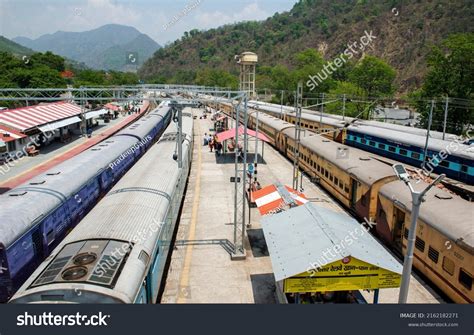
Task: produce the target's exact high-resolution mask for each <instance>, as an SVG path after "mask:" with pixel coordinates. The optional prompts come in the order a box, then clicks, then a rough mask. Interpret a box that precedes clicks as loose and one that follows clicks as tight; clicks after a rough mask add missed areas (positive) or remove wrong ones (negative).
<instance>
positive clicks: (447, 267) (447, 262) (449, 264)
mask: <svg viewBox="0 0 474 335" xmlns="http://www.w3.org/2000/svg"><path fill="white" fill-rule="evenodd" d="M443 270H444V271H446V272H447V273H449V274H450V275H451V276H452V275H453V274H454V261H453V260H452V259H450V258H448V257H446V256H444V257H443Z"/></svg>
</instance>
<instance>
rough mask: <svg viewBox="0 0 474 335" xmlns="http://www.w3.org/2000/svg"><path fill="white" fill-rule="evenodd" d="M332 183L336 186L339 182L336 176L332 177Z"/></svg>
mask: <svg viewBox="0 0 474 335" xmlns="http://www.w3.org/2000/svg"><path fill="white" fill-rule="evenodd" d="M334 184H335V185H336V186H337V185H338V184H339V179H338V178H337V177H334Z"/></svg>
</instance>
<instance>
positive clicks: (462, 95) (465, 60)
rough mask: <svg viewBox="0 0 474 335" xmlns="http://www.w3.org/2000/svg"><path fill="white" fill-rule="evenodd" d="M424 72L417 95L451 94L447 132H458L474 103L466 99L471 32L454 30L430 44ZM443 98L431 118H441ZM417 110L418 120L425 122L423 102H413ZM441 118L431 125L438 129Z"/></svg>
mask: <svg viewBox="0 0 474 335" xmlns="http://www.w3.org/2000/svg"><path fill="white" fill-rule="evenodd" d="M427 61H428V74H427V75H426V78H425V81H424V83H423V87H422V89H421V91H420V92H418V97H419V98H422V99H429V98H431V97H443V96H444V97H450V98H454V99H453V101H452V102H451V107H450V108H449V111H448V120H447V121H448V123H447V129H448V132H454V133H461V132H462V131H463V127H464V125H466V124H472V123H473V122H474V113H473V112H472V110H473V109H474V106H473V104H472V103H469V102H466V101H465V100H463V99H466V100H468V99H469V100H472V99H473V96H474V92H473V88H474V33H468V34H454V35H451V36H449V37H448V38H447V39H445V40H444V41H443V42H442V43H441V45H440V46H435V47H433V48H432V50H431V52H430V54H429V55H428V59H427ZM441 105H444V103H443V101H441V103H438V104H437V108H436V109H435V112H434V116H433V119H434V120H443V119H444V110H443V108H442V107H443V106H441ZM416 107H417V109H418V112H420V113H421V115H422V118H421V122H422V124H424V125H426V123H427V118H428V114H429V108H428V107H427V106H426V103H418V104H416ZM442 126H443V124H442V122H436V123H434V124H433V128H434V129H437V130H442Z"/></svg>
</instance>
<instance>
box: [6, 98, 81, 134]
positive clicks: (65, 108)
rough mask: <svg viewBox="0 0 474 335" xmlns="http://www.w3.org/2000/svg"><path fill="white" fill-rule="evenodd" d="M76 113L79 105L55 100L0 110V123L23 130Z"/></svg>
mask: <svg viewBox="0 0 474 335" xmlns="http://www.w3.org/2000/svg"><path fill="white" fill-rule="evenodd" d="M78 114H81V107H80V106H78V105H76V104H72V103H69V102H55V103H50V104H43V105H35V106H31V107H22V108H16V109H7V110H4V111H2V112H0V124H4V125H6V126H9V127H12V128H14V129H16V130H19V131H22V132H24V131H26V130H28V129H31V128H34V127H37V126H40V125H43V124H47V123H50V122H55V121H59V120H62V119H66V118H69V117H72V116H76V115H78Z"/></svg>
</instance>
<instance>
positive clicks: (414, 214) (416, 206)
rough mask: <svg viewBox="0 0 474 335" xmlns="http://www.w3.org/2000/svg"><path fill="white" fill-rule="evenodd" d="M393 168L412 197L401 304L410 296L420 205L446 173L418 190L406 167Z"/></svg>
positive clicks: (400, 296)
mask: <svg viewBox="0 0 474 335" xmlns="http://www.w3.org/2000/svg"><path fill="white" fill-rule="evenodd" d="M393 170H394V171H395V173H396V175H397V176H398V179H400V180H401V181H403V182H404V183H405V184H406V185H407V186H408V188H409V189H410V192H411V198H412V202H413V205H412V210H411V225H410V230H409V232H408V240H407V252H406V255H405V258H404V261H403V274H402V283H401V285H400V295H399V296H398V303H399V304H406V302H407V297H408V288H409V286H410V275H411V268H412V266H413V251H414V248H415V239H416V224H417V220H418V215H419V214H420V206H421V203H422V202H423V201H424V197H425V195H426V193H427V192H428V191H429V190H430V189H431V188H432V187H433V186H435V185H436V184H438V183H439V182H440V181H441V180H442V179H443V178H444V177H446V175H444V174H442V175H439V176H438V178H436V179H435V180H434V181H433V182H431V184H430V185H428V187H426V188H425V189H424V190H423V191H421V192H419V191H416V190H415V189H414V188H413V186H412V185H411V183H410V176H409V174H408V172H407V171H406V170H405V167H404V166H403V165H402V164H394V165H393Z"/></svg>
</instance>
